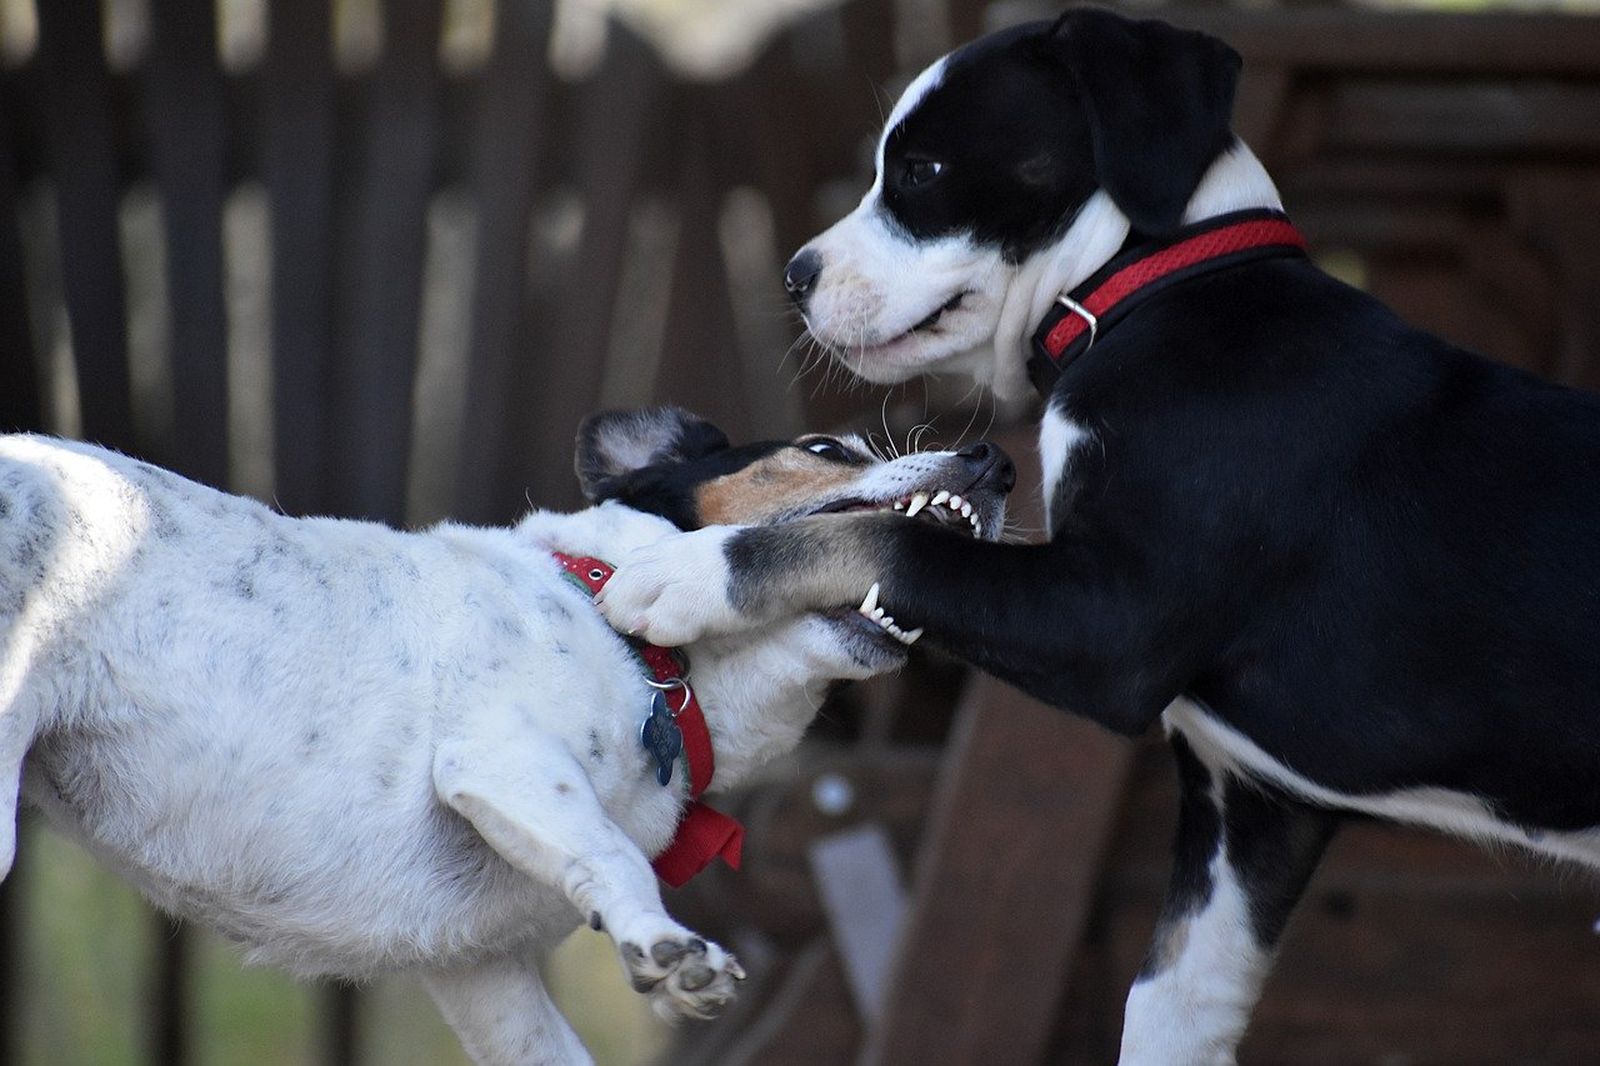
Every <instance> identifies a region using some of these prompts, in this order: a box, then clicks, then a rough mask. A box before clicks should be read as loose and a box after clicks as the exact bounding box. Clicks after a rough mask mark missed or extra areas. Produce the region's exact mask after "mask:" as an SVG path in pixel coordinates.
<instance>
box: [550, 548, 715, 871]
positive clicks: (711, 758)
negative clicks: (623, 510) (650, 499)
mask: <svg viewBox="0 0 1600 1066" xmlns="http://www.w3.org/2000/svg"><path fill="white" fill-rule="evenodd" d="M551 554H552V555H554V556H555V559H556V562H558V563H560V564H561V568H562V569H563V570H565V571H566V572H567V573H569V574H571V575H572V576H573V577H575V578H577V579H578V581H580V582H581V583H582V584H583V587H584V588H586V589H588V590H589V595H591V596H595V595H599V593H600V590H601V589H603V588H605V587H606V582H607V581H610V580H611V574H612V572H613V570H612V567H610V566H609V565H607V564H606V563H603V562H601V561H600V560H599V559H591V558H588V557H586V556H575V555H565V554H563V553H561V552H552V553H551ZM633 647H634V651H635V652H637V653H638V655H639V658H640V659H642V660H644V664H645V668H646V669H648V670H649V671H650V673H651V674H652V675H653V676H654V678H655V680H656V681H658V682H670V681H683V680H684V674H685V669H684V666H683V664H682V662H681V661H680V660H679V658H678V656H677V655H676V654H675V653H674V652H673V651H672V649H671V648H663V647H661V646H660V645H658V644H639V643H635V644H634V646H633ZM682 692H683V693H684V694H685V698H684V701H683V706H682V707H681V708H679V709H678V710H677V711H676V712H675V713H674V714H673V721H675V722H676V723H677V725H678V728H679V729H680V730H681V731H682V733H683V758H684V762H686V763H687V764H688V767H689V805H688V806H687V807H686V808H684V812H683V820H682V821H680V822H679V823H678V832H677V833H676V834H675V835H674V836H673V838H672V843H670V844H668V845H667V850H665V851H663V852H662V853H661V854H660V855H657V856H656V857H655V859H654V860H653V861H652V862H651V863H650V865H651V866H652V867H654V868H655V871H656V876H657V877H659V878H661V880H663V881H665V882H666V883H667V884H669V885H671V886H672V887H673V888H679V887H681V886H682V885H684V884H685V883H686V882H687V881H688V880H689V879H690V878H691V877H693V876H694V875H695V874H697V873H699V872H700V871H701V870H704V869H705V868H706V867H707V866H709V865H710V864H711V860H712V859H715V858H716V857H717V856H719V855H720V856H721V857H722V860H723V861H724V862H726V863H727V864H728V865H729V866H731V867H733V868H734V869H735V870H737V869H738V868H739V861H740V859H741V858H742V856H743V851H744V826H742V825H740V824H739V822H738V820H737V819H734V818H730V817H728V816H727V815H726V814H723V813H722V812H721V811H719V810H716V809H714V808H712V807H708V806H706V805H705V804H704V803H701V802H700V796H701V794H702V793H703V792H705V790H706V789H708V788H710V787H711V778H712V775H714V774H715V773H716V769H717V763H716V756H715V754H714V753H713V752H712V750H711V731H710V730H709V729H707V728H706V717H705V714H704V712H702V711H701V709H700V699H699V697H697V696H696V695H695V694H694V690H693V689H692V688H689V687H688V685H687V684H686V685H684V686H683V688H682ZM670 698H672V697H671V696H670V695H669V699H670Z"/></svg>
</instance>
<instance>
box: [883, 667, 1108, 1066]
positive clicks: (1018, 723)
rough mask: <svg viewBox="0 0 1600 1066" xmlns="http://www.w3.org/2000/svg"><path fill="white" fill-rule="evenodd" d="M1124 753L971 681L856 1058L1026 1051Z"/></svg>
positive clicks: (1090, 732)
mask: <svg viewBox="0 0 1600 1066" xmlns="http://www.w3.org/2000/svg"><path fill="white" fill-rule="evenodd" d="M1131 750H1132V748H1131V745H1129V744H1128V743H1127V742H1126V741H1122V740H1119V739H1117V738H1115V737H1114V736H1112V735H1111V734H1109V733H1107V732H1105V731H1103V730H1101V729H1100V728H1098V727H1097V726H1094V725H1091V724H1090V723H1089V722H1087V721H1085V720H1083V719H1080V718H1075V717H1073V716H1071V715H1068V714H1064V713H1063V712H1061V711H1057V710H1054V709H1052V708H1049V707H1045V706H1043V705H1042V704H1039V703H1036V702H1035V701H1033V700H1031V699H1029V698H1027V697H1025V696H1023V695H1021V694H1020V693H1018V692H1016V691H1014V690H1012V689H1008V688H1006V687H1005V686H1004V685H1002V684H1001V683H1000V682H998V681H995V680H993V679H991V678H987V677H980V678H978V679H977V680H976V681H975V682H974V683H973V686H972V688H971V689H970V690H969V692H968V693H967V696H966V699H965V700H964V701H963V706H962V708H961V711H960V717H959V719H958V722H957V726H956V732H955V735H954V736H953V737H952V738H951V741H950V745H949V747H948V749H947V752H946V756H945V769H944V773H943V776H942V778H941V781H940V787H939V791H938V793H937V795H936V798H935V801H934V809H933V813H932V815H931V819H930V826H929V832H928V835H927V837H925V839H924V842H923V845H922V849H921V853H920V856H919V859H918V866H917V873H916V880H915V889H914V893H915V901H914V903H913V905H912V911H911V915H910V917H909V919H908V922H907V928H906V933H905V937H904V939H903V941H902V942H901V945H900V952H899V959H898V963H897V966H896V967H895V971H894V973H895V980H894V983H893V985H892V988H891V991H890V994H889V1001H888V1005H887V1007H886V1009H885V1014H884V1017H883V1020H882V1021H881V1023H880V1024H879V1025H878V1026H877V1027H875V1028H874V1030H873V1031H872V1033H871V1034H870V1035H869V1037H868V1040H867V1046H866V1050H865V1051H864V1053H863V1056H862V1060H861V1061H863V1062H865V1063H870V1064H884V1066H889V1064H895V1063H907V1062H938V1063H941V1064H947V1066H955V1064H960V1063H973V1064H988V1063H993V1062H1018V1063H1026V1062H1033V1061H1037V1059H1038V1057H1039V1054H1040V1052H1041V1051H1042V1049H1043V1048H1044V1046H1045V1041H1046V1039H1047V1038H1048V1036H1049V1033H1050V1028H1051V1020H1052V1011H1053V1008H1054V1006H1055V1004H1056V1001H1057V998H1058V996H1059V994H1060V993H1059V987H1058V982H1059V977H1060V975H1063V974H1065V973H1066V972H1067V967H1068V965H1069V963H1070V961H1071V958H1072V955H1073V952H1074V950H1075V948H1076V946H1077V943H1078V941H1079V938H1080V936H1081V934H1082V932H1083V928H1084V925H1085V922H1086V920H1087V917H1088V913H1089V907H1090V903H1091V901H1092V899H1093V897H1094V890H1095V884H1096V881H1097V878H1098V875H1099V870H1100V858H1101V855H1102V853H1103V851H1104V849H1105V845H1106V841H1107V838H1108V835H1109V831H1110V828H1111V825H1112V823H1113V821H1114V819H1115V817H1116V814H1117V811H1118V806H1119V802H1120V799H1121V796H1122V790H1123V784H1124V781H1125V779H1126V776H1127V771H1128V766H1129V762H1130V752H1131Z"/></svg>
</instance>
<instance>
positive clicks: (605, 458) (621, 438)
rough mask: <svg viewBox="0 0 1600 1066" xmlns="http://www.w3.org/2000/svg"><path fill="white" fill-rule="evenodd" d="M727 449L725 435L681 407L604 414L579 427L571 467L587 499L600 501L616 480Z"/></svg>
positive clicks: (607, 412)
mask: <svg viewBox="0 0 1600 1066" xmlns="http://www.w3.org/2000/svg"><path fill="white" fill-rule="evenodd" d="M727 447H728V438H727V435H726V434H724V433H723V432H722V430H720V429H718V428H717V427H716V426H713V425H712V424H711V423H710V422H706V421H704V420H703V419H700V418H698V417H696V416H695V415H692V414H690V413H689V412H688V411H685V410H684V409H683V408H681V407H640V408H637V409H635V410H632V411H603V412H601V413H600V414H597V415H590V416H589V417H588V418H586V419H584V420H583V424H582V425H581V426H579V427H578V442H577V446H576V449H575V451H574V456H573V466H574V467H576V469H577V472H578V484H579V486H581V487H582V489H583V495H584V498H585V499H587V500H589V501H590V502H591V503H599V502H600V501H601V500H603V499H605V498H606V497H607V496H608V495H610V493H609V491H608V489H609V487H610V485H611V483H612V482H614V481H615V480H616V479H617V478H619V477H621V476H623V475H624V474H629V473H632V472H633V471H635V470H639V469H641V468H643V467H646V466H650V465H652V464H655V463H665V462H681V461H683V460H686V459H698V458H700V457H702V456H706V455H710V454H711V453H712V452H719V451H722V450H723V449H725V448H727Z"/></svg>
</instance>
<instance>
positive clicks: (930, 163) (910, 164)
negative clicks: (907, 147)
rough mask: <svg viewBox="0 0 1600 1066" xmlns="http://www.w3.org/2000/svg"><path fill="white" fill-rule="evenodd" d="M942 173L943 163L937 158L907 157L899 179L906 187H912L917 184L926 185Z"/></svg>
mask: <svg viewBox="0 0 1600 1066" xmlns="http://www.w3.org/2000/svg"><path fill="white" fill-rule="evenodd" d="M942 173H944V164H943V163H941V162H939V161H938V160H937V159H908V160H906V169H905V173H904V174H903V175H901V179H900V180H901V183H902V184H903V185H905V186H906V187H907V188H911V189H914V188H916V187H917V186H918V185H926V184H927V183H928V182H930V181H932V180H933V179H934V178H937V177H938V176H939V175H940V174H942Z"/></svg>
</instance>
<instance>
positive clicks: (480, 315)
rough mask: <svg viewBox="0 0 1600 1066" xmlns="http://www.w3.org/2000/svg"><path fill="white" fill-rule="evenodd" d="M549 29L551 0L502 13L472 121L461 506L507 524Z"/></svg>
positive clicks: (515, 497)
mask: <svg viewBox="0 0 1600 1066" xmlns="http://www.w3.org/2000/svg"><path fill="white" fill-rule="evenodd" d="M550 26H551V5H550V4H545V3H523V4H511V5H507V6H504V7H502V8H501V9H500V14H499V22H498V24H497V25H496V27H495V41H494V51H493V52H492V53H491V55H490V58H489V64H488V67H487V70H486V71H485V74H484V77H483V80H482V83H481V85H482V87H481V91H480V94H479V99H478V112H477V116H476V122H475V124H474V142H473V148H472V153H473V184H474V187H475V190H476V196H477V205H478V250H477V265H476V270H475V272H474V286H475V287H474V291H473V294H472V341H471V347H470V349H469V351H468V354H467V375H468V378H467V393H466V407H465V410H466V411H467V412H469V414H468V416H467V418H466V420H465V424H464V425H463V426H462V439H461V457H460V465H459V468H458V470H459V472H458V475H457V479H456V508H455V514H456V516H457V517H459V518H461V519H463V520H466V521H472V522H493V521H505V520H508V519H510V518H512V517H513V516H514V514H515V512H516V509H517V508H519V507H521V506H522V505H523V498H522V492H521V487H520V486H513V485H511V484H510V483H509V482H508V479H507V476H506V470H505V464H504V462H503V459H504V457H505V455H506V453H507V441H508V440H509V435H510V431H511V425H512V423H513V421H517V420H520V419H522V418H524V417H526V415H525V412H524V411H522V410H521V409H519V408H518V407H517V406H516V405H514V404H513V403H511V399H512V382H513V381H514V380H516V376H517V375H516V369H517V367H516V364H517V363H518V362H519V361H522V360H530V359H532V358H533V352H532V351H530V350H529V347H530V346H529V344H528V338H527V333H526V329H527V326H528V321H527V315H528V305H527V285H528V233H529V224H530V221H531V219H532V215H533V204H534V198H535V195H536V194H537V192H538V188H539V181H538V176H539V173H540V163H541V159H540V155H541V149H542V148H543V146H544V144H545V143H546V142H545V135H544V131H543V129H542V120H543V118H544V113H545V104H546V100H547V93H546V88H547V86H548V84H549V81H550V77H549V71H548V69H547V64H546V63H545V62H544V57H545V54H546V51H547V49H548V48H549V38H550ZM572 428H574V429H576V426H574V427H572Z"/></svg>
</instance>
